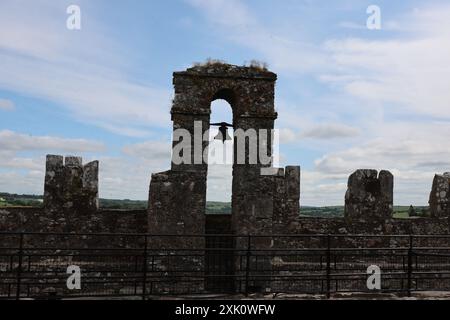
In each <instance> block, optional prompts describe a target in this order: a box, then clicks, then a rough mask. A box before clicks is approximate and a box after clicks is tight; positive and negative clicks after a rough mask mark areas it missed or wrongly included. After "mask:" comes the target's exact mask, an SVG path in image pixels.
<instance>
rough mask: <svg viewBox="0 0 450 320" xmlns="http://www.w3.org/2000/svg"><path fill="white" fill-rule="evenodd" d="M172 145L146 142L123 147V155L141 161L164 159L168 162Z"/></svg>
mask: <svg viewBox="0 0 450 320" xmlns="http://www.w3.org/2000/svg"><path fill="white" fill-rule="evenodd" d="M171 149H172V144H171V143H168V142H161V141H146V142H141V143H136V144H132V145H127V146H125V147H123V153H125V154H126V155H129V156H133V157H138V158H142V159H152V160H154V159H164V160H166V161H167V162H170V156H171Z"/></svg>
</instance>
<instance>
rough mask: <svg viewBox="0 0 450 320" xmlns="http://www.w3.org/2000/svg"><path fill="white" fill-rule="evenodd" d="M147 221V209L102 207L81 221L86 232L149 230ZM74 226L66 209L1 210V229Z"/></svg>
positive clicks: (39, 229)
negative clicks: (67, 215) (54, 210)
mask: <svg viewBox="0 0 450 320" xmlns="http://www.w3.org/2000/svg"><path fill="white" fill-rule="evenodd" d="M147 220H148V219H147V210H102V209H100V210H98V211H96V212H95V213H92V214H91V215H90V216H89V217H87V219H80V220H78V223H79V229H80V230H83V231H84V232H86V233H146V232H147ZM71 225H72V223H71V222H69V221H68V220H67V217H66V215H65V214H64V213H63V212H60V213H59V215H56V214H53V215H51V214H48V212H47V211H45V209H44V208H25V207H8V208H2V209H0V232H5V231H8V232H41V233H45V232H61V231H63V230H68V228H69V226H71ZM67 232H74V231H71V230H68V231H67Z"/></svg>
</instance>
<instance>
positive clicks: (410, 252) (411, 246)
mask: <svg viewBox="0 0 450 320" xmlns="http://www.w3.org/2000/svg"><path fill="white" fill-rule="evenodd" d="M412 255H413V235H412V234H410V235H409V249H408V297H411V287H412Z"/></svg>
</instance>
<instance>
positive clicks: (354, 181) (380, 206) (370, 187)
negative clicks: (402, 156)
mask: <svg viewBox="0 0 450 320" xmlns="http://www.w3.org/2000/svg"><path fill="white" fill-rule="evenodd" d="M393 195H394V177H393V175H392V174H391V173H390V172H389V171H386V170H382V171H380V174H378V172H377V170H372V169H359V170H356V171H355V172H354V173H353V174H351V175H350V177H349V179H348V188H347V192H346V194H345V208H344V215H345V218H346V219H347V220H348V221H350V222H351V221H362V222H366V223H375V224H376V223H377V222H379V221H383V220H386V219H390V218H392V210H393V202H394V196H393Z"/></svg>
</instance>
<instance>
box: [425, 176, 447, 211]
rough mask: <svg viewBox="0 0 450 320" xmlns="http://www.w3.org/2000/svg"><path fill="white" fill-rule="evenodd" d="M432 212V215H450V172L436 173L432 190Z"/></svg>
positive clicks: (430, 201)
mask: <svg viewBox="0 0 450 320" xmlns="http://www.w3.org/2000/svg"><path fill="white" fill-rule="evenodd" d="M429 204H430V213H431V216H433V217H436V218H439V217H448V216H450V173H449V172H446V173H444V174H442V175H441V174H436V175H435V176H434V179H433V185H432V188H431V192H430V200H429Z"/></svg>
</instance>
